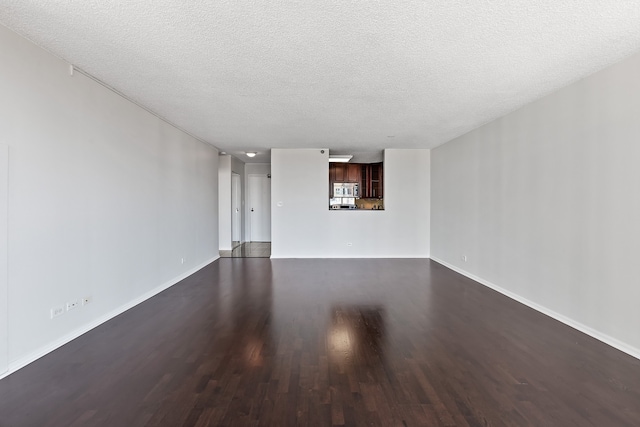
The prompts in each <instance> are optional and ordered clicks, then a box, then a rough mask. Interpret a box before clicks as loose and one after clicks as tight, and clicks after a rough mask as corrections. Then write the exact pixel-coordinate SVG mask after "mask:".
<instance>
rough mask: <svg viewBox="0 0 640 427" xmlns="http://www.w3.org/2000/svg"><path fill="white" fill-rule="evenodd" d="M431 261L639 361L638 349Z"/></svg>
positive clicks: (446, 264) (461, 270) (460, 270)
mask: <svg viewBox="0 0 640 427" xmlns="http://www.w3.org/2000/svg"><path fill="white" fill-rule="evenodd" d="M431 260H432V261H435V262H437V263H438V264H442V265H443V266H445V267H447V268H449V269H451V270H453V271H455V272H456V273H460V274H462V275H463V276H466V277H468V278H469V279H471V280H474V281H476V282H478V283H480V284H481V285H484V286H486V287H488V288H491V289H493V290H494V291H496V292H500V293H501V294H502V295H504V296H507V297H509V298H511V299H513V300H516V301H518V302H519V303H521V304H524V305H526V306H527V307H530V308H532V309H534V310H536V311H539V312H540V313H542V314H545V315H547V316H549V317H551V318H553V319H555V320H557V321H559V322H562V323H564V324H565V325H567V326H570V327H572V328H573V329H576V330H578V331H580V332H582V333H584V334H587V335H589V336H590V337H592V338H595V339H597V340H598V341H601V342H603V343H605V344H607V345H610V346H611V347H613V348H616V349H618V350H620V351H622V352H624V353H627V354H628V355H630V356H633V357H635V358H636V359H640V349H638V348H635V347H633V346H631V345H629V344H627V343H624V342H622V341H620V340H617V339H616V338H613V337H611V336H609V335H607V334H604V333H602V332H600V331H598V330H596V329H593V328H591V327H589V326H587V325H584V324H582V323H580V322H578V321H576V320H573V319H571V318H569V317H567V316H564V315H562V314H560V313H557V312H555V311H553V310H550V309H548V308H547V307H544V306H542V305H540V304H537V303H535V302H533V301H530V300H528V299H527V298H524V297H522V296H520V295H518V294H516V293H514V292H511V291H508V290H507V289H504V288H502V287H500V286H498V285H496V284H494V283H491V282H489V281H487V280H484V279H482V278H480V277H478V276H475V275H473V274H471V273H469V272H468V271H465V270H463V269H461V268H459V267H456V266H455V265H452V264H449V263H448V262H446V261H443V260H441V259H438V258H435V257H431Z"/></svg>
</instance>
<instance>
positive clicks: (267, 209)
mask: <svg viewBox="0 0 640 427" xmlns="http://www.w3.org/2000/svg"><path fill="white" fill-rule="evenodd" d="M252 177H259V178H264V179H265V180H266V182H267V184H268V187H269V201H268V203H266V206H264V210H265V212H268V213H269V221H268V224H269V230H268V231H269V233H268V235H269V239H268V240H253V231H252V230H251V220H252V215H251V197H252V194H251V190H252V189H251V181H252V180H251V178H252ZM246 200H247V203H246V205H247V208H246V211H247V223H248V230H249V235H248V236H246V240H247V241H248V242H253V241H256V242H262V241H264V242H270V241H271V174H267V173H250V174H247V199H246ZM262 202H264V200H262Z"/></svg>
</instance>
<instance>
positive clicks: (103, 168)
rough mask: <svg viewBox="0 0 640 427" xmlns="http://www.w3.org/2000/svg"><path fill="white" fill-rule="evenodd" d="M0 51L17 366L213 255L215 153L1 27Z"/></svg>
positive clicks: (0, 139) (0, 140)
mask: <svg viewBox="0 0 640 427" xmlns="http://www.w3.org/2000/svg"><path fill="white" fill-rule="evenodd" d="M0 52H2V54H1V55H2V60H0V93H1V94H2V96H1V97H0V117H2V123H3V125H2V126H0V144H6V145H8V146H9V149H10V153H11V155H10V158H9V203H8V206H9V230H8V246H9V276H8V288H9V289H8V290H9V294H8V299H9V310H8V318H9V361H10V370H12V369H16V368H19V367H20V366H22V365H23V364H24V363H27V362H29V361H31V360H33V359H35V358H37V357H38V356H41V355H42V354H44V353H46V352H47V351H50V350H52V349H53V348H55V347H56V346H58V345H61V344H63V343H64V342H66V341H67V340H69V339H72V338H73V337H75V336H77V335H78V334H79V333H82V332H84V331H86V330H87V329H88V328H90V327H92V326H96V325H97V324H99V323H100V322H102V321H104V320H106V319H108V318H109V317H111V316H113V315H115V314H117V313H119V312H120V311H122V310H123V309H126V308H128V307H130V306H132V305H133V304H135V303H137V302H140V301H142V300H144V299H145V298H147V297H149V296H150V295H153V294H154V293H156V292H158V291H159V290H161V289H163V288H165V287H167V286H170V285H171V284H173V283H175V281H176V280H178V279H180V278H182V277H184V276H186V275H188V274H189V273H190V272H192V271H194V270H195V269H198V268H199V267H201V266H203V265H206V264H207V263H209V262H211V261H212V260H214V259H216V258H217V256H218V224H217V215H218V206H217V190H218V182H217V180H218V174H217V163H218V152H217V150H215V149H214V148H212V147H211V146H209V145H206V144H203V143H201V142H199V141H197V140H195V139H194V138H192V137H190V136H188V135H186V134H185V133H183V132H181V131H179V130H177V129H176V128H174V127H172V126H170V125H168V124H167V123H165V122H163V121H162V120H160V119H158V118H157V117H155V116H153V115H151V114H149V113H148V112H146V111H144V110H142V109H141V108H139V107H138V106H136V105H134V104H132V103H131V102H129V101H126V100H125V99H123V98H121V97H120V96H118V95H116V94H114V93H113V92H111V91H109V90H108V89H106V88H104V87H103V86H101V85H99V84H97V83H96V82H94V81H93V80H91V79H89V78H87V77H85V76H83V75H81V74H79V73H75V74H74V75H73V76H70V75H69V66H68V65H67V64H66V63H64V62H63V61H61V60H59V59H57V58H55V57H53V56H52V55H50V54H48V53H46V52H45V51H43V50H41V49H40V48H38V47H36V46H35V45H33V44H32V43H30V42H28V41H27V40H25V39H23V38H21V37H19V36H17V35H16V34H14V33H12V32H10V31H9V30H7V29H6V28H4V27H1V26H0ZM182 260H184V263H183V261H182ZM85 296H91V297H92V299H93V300H92V302H91V303H90V304H89V305H87V306H85V307H80V308H77V309H75V310H72V311H69V312H66V313H65V314H63V315H62V316H60V317H57V318H55V319H50V309H51V308H52V307H54V306H58V305H64V304H65V303H66V302H67V301H72V300H76V299H77V300H80V299H82V298H83V297H85Z"/></svg>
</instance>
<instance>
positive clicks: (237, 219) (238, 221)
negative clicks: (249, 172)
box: [231, 172, 243, 247]
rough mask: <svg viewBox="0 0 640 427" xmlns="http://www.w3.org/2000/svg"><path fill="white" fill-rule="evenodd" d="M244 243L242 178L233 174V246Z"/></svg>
mask: <svg viewBox="0 0 640 427" xmlns="http://www.w3.org/2000/svg"><path fill="white" fill-rule="evenodd" d="M234 201H235V203H234ZM234 204H235V206H234ZM236 237H237V239H236ZM242 241H243V239H242V178H241V176H240V174H238V173H235V172H231V246H232V247H233V242H240V243H242Z"/></svg>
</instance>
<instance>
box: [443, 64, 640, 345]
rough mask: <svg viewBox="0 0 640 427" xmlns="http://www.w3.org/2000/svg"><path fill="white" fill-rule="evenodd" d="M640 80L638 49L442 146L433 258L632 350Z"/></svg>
mask: <svg viewBox="0 0 640 427" xmlns="http://www.w3.org/2000/svg"><path fill="white" fill-rule="evenodd" d="M638 76H640V55H636V56H634V57H632V58H630V59H628V60H626V61H624V62H622V63H619V64H617V65H615V66H613V67H611V68H609V69H606V70H604V71H601V72H599V73H596V74H594V75H592V76H590V77H588V78H586V79H584V80H582V81H580V82H577V83H575V84H573V85H571V86H569V87H566V88H564V89H562V90H561V91H559V92H557V93H555V94H553V95H550V96H548V97H546V98H543V99H541V100H539V101H537V102H534V103H533V104H530V105H528V106H526V107H524V108H522V109H520V110H518V111H516V112H514V113H512V114H510V115H508V116H506V117H503V118H501V119H499V120H496V121H494V122H493V123H490V124H488V125H486V126H484V127H482V128H480V129H478V130H476V131H473V132H471V133H469V134H467V135H465V136H463V137H460V138H458V139H457V140H454V141H453V142H450V143H447V144H445V145H443V146H440V147H438V148H436V149H434V150H433V152H432V223H431V233H432V240H431V254H432V257H433V258H434V259H436V260H440V261H443V262H444V263H446V264H448V265H450V266H452V267H454V268H457V269H459V270H461V271H465V272H466V273H467V274H469V275H471V276H474V277H477V278H478V279H479V280H481V281H483V282H484V283H486V284H488V285H490V286H494V287H498V288H500V289H501V291H503V292H505V293H506V294H508V295H511V296H513V297H515V298H517V299H520V300H521V301H524V302H526V303H528V304H530V305H532V306H534V307H536V308H538V309H539V310H542V311H544V312H546V313H548V314H550V315H552V316H554V317H556V318H558V319H561V320H563V321H565V322H566V323H568V324H571V325H573V326H575V327H577V328H579V329H581V330H583V331H586V332H588V333H590V334H592V335H594V336H596V337H598V338H600V339H602V340H604V341H606V342H608V343H610V344H612V345H614V346H616V347H618V348H620V349H623V350H624V351H627V352H629V353H631V354H634V355H635V356H636V357H640V328H639V325H640V310H638V301H640V286H639V285H638V283H639V280H638V268H637V265H638V260H637V258H638V255H639V254H640V222H639V220H640V197H639V196H638V194H639V188H640V167H639V160H640V79H638ZM462 255H466V256H468V261H467V262H463V261H462V260H461V256H462Z"/></svg>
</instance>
